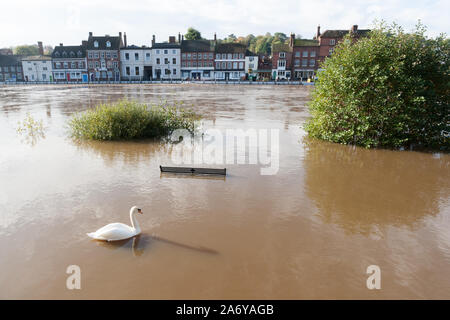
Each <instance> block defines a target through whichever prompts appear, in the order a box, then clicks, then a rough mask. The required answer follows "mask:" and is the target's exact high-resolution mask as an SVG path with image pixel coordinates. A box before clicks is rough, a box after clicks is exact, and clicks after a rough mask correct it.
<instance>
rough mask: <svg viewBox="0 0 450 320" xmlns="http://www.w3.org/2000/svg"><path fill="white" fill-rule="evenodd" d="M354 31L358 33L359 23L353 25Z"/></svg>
mask: <svg viewBox="0 0 450 320" xmlns="http://www.w3.org/2000/svg"><path fill="white" fill-rule="evenodd" d="M351 31H352V33H356V31H358V25H357V24H354V25H353V26H352V30H351Z"/></svg>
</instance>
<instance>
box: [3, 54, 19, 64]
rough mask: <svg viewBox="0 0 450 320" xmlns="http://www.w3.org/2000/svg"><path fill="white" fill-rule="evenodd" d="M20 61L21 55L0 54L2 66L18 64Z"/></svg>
mask: <svg viewBox="0 0 450 320" xmlns="http://www.w3.org/2000/svg"><path fill="white" fill-rule="evenodd" d="M20 61H21V57H19V56H14V55H10V54H8V55H4V54H0V66H16V65H18V64H20Z"/></svg>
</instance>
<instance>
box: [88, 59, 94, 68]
mask: <svg viewBox="0 0 450 320" xmlns="http://www.w3.org/2000/svg"><path fill="white" fill-rule="evenodd" d="M93 67H94V64H93V63H92V61H89V69H92V68H93Z"/></svg>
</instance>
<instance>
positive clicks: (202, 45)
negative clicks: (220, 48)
mask: <svg viewBox="0 0 450 320" xmlns="http://www.w3.org/2000/svg"><path fill="white" fill-rule="evenodd" d="M214 50H215V42H214V41H213V40H205V39H201V40H182V41H181V77H182V79H198V80H213V79H214Z"/></svg>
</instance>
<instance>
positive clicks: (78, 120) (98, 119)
mask: <svg viewBox="0 0 450 320" xmlns="http://www.w3.org/2000/svg"><path fill="white" fill-rule="evenodd" d="M198 118H199V117H198V116H197V115H196V114H195V113H194V112H192V111H188V110H185V109H182V108H180V107H179V103H174V104H167V105H162V104H161V105H155V106H148V105H146V104H142V103H138V102H135V101H128V100H121V101H119V102H116V103H113V104H102V105H98V106H97V107H95V108H94V109H92V110H87V111H85V112H82V113H78V114H75V115H74V116H73V117H72V118H71V119H70V121H69V128H70V131H71V135H72V137H75V138H83V139H92V140H130V139H140V138H157V137H163V136H167V135H169V134H171V133H172V132H173V131H174V130H175V129H187V130H189V131H190V132H191V133H193V132H194V130H195V120H197V119H198Z"/></svg>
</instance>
